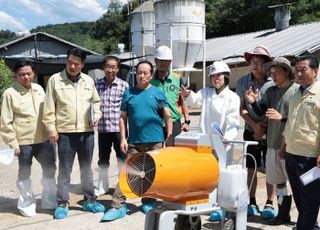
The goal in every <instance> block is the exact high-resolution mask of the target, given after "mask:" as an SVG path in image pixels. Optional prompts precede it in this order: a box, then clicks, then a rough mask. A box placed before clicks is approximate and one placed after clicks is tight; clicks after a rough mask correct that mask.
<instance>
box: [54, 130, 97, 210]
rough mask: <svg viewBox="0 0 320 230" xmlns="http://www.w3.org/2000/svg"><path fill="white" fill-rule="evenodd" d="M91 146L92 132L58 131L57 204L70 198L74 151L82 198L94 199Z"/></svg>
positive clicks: (92, 143)
mask: <svg viewBox="0 0 320 230" xmlns="http://www.w3.org/2000/svg"><path fill="white" fill-rule="evenodd" d="M93 147H94V133H93V132H82V133H59V142H58V156H59V175H58V187H57V201H58V203H59V204H61V203H67V202H68V200H69V198H70V197H69V186H70V175H71V171H72V166H73V162H74V158H75V155H76V153H77V155H78V160H79V166H80V176H81V187H82V190H83V195H84V200H88V199H96V196H95V194H94V186H93V172H92V169H91V162H92V156H93Z"/></svg>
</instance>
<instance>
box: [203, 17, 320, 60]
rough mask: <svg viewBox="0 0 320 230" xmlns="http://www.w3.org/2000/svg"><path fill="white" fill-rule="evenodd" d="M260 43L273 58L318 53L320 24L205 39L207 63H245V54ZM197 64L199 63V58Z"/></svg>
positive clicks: (319, 48)
mask: <svg viewBox="0 0 320 230" xmlns="http://www.w3.org/2000/svg"><path fill="white" fill-rule="evenodd" d="M259 44H260V45H264V46H266V47H268V48H269V50H270V52H271V54H272V56H274V57H276V56H292V57H296V56H300V55H302V54H304V53H313V52H315V51H317V50H320V21H317V22H311V23H306V24H299V25H294V26H290V27H289V28H287V29H285V30H282V31H276V30H275V29H268V30H262V31H257V32H252V33H246V34H238V35H232V36H225V37H218V38H212V39H207V41H206V61H215V60H225V61H226V62H227V63H230V64H231V63H240V62H244V61H245V60H244V58H243V55H244V52H247V51H249V52H252V51H253V49H254V47H255V46H257V45H259ZM230 57H234V58H230ZM197 62H202V57H201V56H199V57H198V59H197Z"/></svg>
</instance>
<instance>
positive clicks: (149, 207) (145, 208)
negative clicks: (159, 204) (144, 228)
mask: <svg viewBox="0 0 320 230" xmlns="http://www.w3.org/2000/svg"><path fill="white" fill-rule="evenodd" d="M155 207H156V204H154V203H151V204H142V206H141V208H142V212H143V213H144V214H147V213H148V212H149V211H150V210H152V209H154V208H155Z"/></svg>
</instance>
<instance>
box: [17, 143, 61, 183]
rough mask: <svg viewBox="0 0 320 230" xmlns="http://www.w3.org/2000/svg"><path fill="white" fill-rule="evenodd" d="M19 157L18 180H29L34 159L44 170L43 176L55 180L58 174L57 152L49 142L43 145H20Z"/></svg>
mask: <svg viewBox="0 0 320 230" xmlns="http://www.w3.org/2000/svg"><path fill="white" fill-rule="evenodd" d="M19 148H20V154H19V156H18V161H19V171H18V179H19V180H27V179H29V178H30V175H31V165H32V159H33V157H34V158H36V160H37V161H38V162H39V164H40V165H41V168H42V176H43V177H45V178H54V177H55V173H56V169H57V167H56V151H55V146H54V145H52V144H50V143H49V141H46V142H45V143H41V144H32V145H20V146H19Z"/></svg>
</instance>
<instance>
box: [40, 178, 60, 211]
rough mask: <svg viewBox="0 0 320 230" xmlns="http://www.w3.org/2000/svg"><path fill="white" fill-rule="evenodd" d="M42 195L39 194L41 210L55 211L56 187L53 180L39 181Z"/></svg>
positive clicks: (56, 205) (56, 204)
mask: <svg viewBox="0 0 320 230" xmlns="http://www.w3.org/2000/svg"><path fill="white" fill-rule="evenodd" d="M41 184H42V188H43V189H42V193H41V208H42V209H56V208H57V207H58V203H57V187H56V179H55V178H45V177H43V178H42V179H41Z"/></svg>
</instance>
